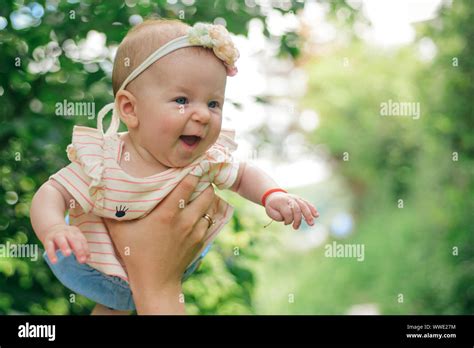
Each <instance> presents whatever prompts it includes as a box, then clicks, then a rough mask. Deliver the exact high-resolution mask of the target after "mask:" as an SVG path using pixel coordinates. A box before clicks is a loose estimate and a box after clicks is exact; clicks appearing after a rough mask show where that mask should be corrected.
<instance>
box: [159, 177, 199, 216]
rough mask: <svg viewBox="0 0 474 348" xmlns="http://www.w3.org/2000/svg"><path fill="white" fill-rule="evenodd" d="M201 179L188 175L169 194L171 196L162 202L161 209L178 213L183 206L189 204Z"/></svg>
mask: <svg viewBox="0 0 474 348" xmlns="http://www.w3.org/2000/svg"><path fill="white" fill-rule="evenodd" d="M198 182H199V177H197V176H195V175H190V174H189V175H187V176H186V177H185V178H184V179H183V180H181V182H180V183H179V184H178V185H177V186H176V187H175V188H174V189H173V191H171V192H170V193H169V195H168V196H167V197H166V198H165V199H164V200H163V201H162V202H161V204H160V210H161V209H165V210H166V209H169V210H170V211H173V212H177V211H178V210H179V209H181V208H180V206H181V205H182V204H185V205H186V204H188V201H189V198H190V197H191V195H192V194H193V192H194V190H195V189H196V185H197V183H198Z"/></svg>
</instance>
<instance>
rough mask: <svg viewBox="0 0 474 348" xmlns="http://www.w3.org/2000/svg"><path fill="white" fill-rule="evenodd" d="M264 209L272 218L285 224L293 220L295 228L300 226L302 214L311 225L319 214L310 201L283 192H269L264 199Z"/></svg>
mask: <svg viewBox="0 0 474 348" xmlns="http://www.w3.org/2000/svg"><path fill="white" fill-rule="evenodd" d="M265 211H266V212H267V215H268V216H269V217H271V218H272V219H273V220H276V221H285V225H288V224H290V223H292V222H293V228H294V229H295V230H297V229H298V228H299V227H300V225H301V218H302V216H304V219H305V220H306V222H307V223H308V224H309V225H311V226H313V225H314V218H317V217H318V216H319V213H318V211H317V210H316V208H315V207H314V206H313V205H312V204H311V203H309V202H307V201H306V200H304V199H303V198H301V197H298V196H296V195H292V194H289V193H284V192H274V193H272V194H270V195H269V196H268V197H267V199H266V203H265ZM313 217H314V218H313Z"/></svg>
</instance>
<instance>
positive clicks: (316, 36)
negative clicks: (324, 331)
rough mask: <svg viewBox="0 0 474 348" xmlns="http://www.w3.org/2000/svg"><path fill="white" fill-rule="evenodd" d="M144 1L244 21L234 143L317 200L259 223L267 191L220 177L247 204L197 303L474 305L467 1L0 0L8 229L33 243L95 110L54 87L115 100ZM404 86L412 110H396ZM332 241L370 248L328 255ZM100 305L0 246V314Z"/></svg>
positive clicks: (8, 237)
mask: <svg viewBox="0 0 474 348" xmlns="http://www.w3.org/2000/svg"><path fill="white" fill-rule="evenodd" d="M150 16H160V17H164V18H178V19H181V20H183V21H185V22H187V23H189V24H194V23H195V22H200V21H204V22H211V23H216V24H223V25H225V26H226V27H227V28H228V30H229V31H231V32H232V33H233V34H234V35H235V36H234V39H235V41H236V43H237V45H238V47H239V49H240V52H241V59H240V60H239V62H238V67H239V74H238V75H237V76H235V77H233V78H230V79H228V89H227V96H226V97H227V101H226V106H225V108H224V114H225V122H228V123H230V124H232V125H233V126H234V127H235V128H236V129H237V134H238V142H239V150H238V156H239V158H241V159H242V160H247V161H251V162H252V163H255V164H256V165H258V166H260V167H262V168H263V169H265V170H267V171H268V172H269V173H270V174H271V175H272V176H273V177H274V178H275V179H276V180H277V181H278V182H279V183H280V185H281V186H282V187H285V188H288V190H289V191H290V192H294V193H297V194H300V195H302V196H303V197H305V198H306V199H308V200H310V201H311V202H313V203H314V204H315V205H316V206H317V207H318V210H319V212H320V215H321V216H320V218H319V219H318V222H317V224H316V226H315V227H309V226H307V225H305V224H303V226H302V228H300V230H298V231H294V230H293V229H292V228H291V227H290V226H283V224H281V223H276V222H273V223H272V224H270V226H268V227H266V228H264V226H265V225H266V224H268V222H269V221H270V219H269V218H268V217H266V215H265V213H264V210H263V208H261V207H258V206H256V205H254V204H253V203H251V202H247V201H245V200H244V199H242V198H240V197H239V196H237V195H235V194H233V193H231V192H219V194H220V195H222V196H223V197H225V198H226V199H227V200H229V201H230V202H231V204H232V205H234V206H235V208H236V212H235V215H234V217H233V220H232V222H231V223H230V224H229V225H228V226H227V227H226V229H225V231H224V232H223V233H222V234H221V235H220V236H219V238H218V239H217V242H216V243H215V245H214V246H213V248H212V249H211V252H210V253H209V254H208V256H206V258H205V261H204V262H203V264H202V266H201V268H200V269H199V270H198V271H197V272H196V273H195V275H194V276H193V277H191V278H190V279H189V280H188V281H187V282H185V284H184V290H185V295H186V299H187V309H188V311H189V313H192V314H251V313H254V314H473V313H474V230H473V226H474V219H473V216H474V214H473V212H474V205H473V199H472V197H473V195H474V185H473V180H472V177H473V170H474V166H473V161H474V133H473V131H474V127H473V126H474V108H473V105H474V103H473V97H474V87H473V81H472V78H473V76H474V59H473V57H474V24H473V23H474V7H473V6H472V3H471V1H470V0H453V1H442V0H413V1H408V0H406V1H401V0H400V1H396V0H363V1H362V0H354V1H351V0H332V1H329V0H325V1H290V0H245V1H243V0H239V1H237V0H231V1H223V0H167V1H164V0H160V1H152V0H127V1H124V2H122V1H98V0H97V1H94V0H81V1H79V0H75V1H72V0H69V1H59V0H46V1H20V0H17V1H12V0H4V1H2V2H1V4H0V52H1V54H0V175H1V181H0V208H1V209H0V245H7V243H11V244H37V243H39V242H38V240H37V239H36V237H35V235H34V232H33V231H32V228H31V225H30V222H29V207H30V203H31V199H32V196H33V195H34V192H35V190H36V189H38V188H39V186H40V185H41V184H42V183H43V182H44V181H46V180H47V178H48V177H49V175H50V174H52V173H54V172H56V171H57V170H58V169H60V168H61V167H63V166H65V165H67V163H68V160H67V157H66V152H65V149H66V146H67V145H68V144H69V142H70V140H71V131H72V127H73V125H74V124H81V125H88V126H95V119H92V118H88V117H85V116H80V115H76V116H70V117H63V116H57V115H56V113H55V110H56V104H57V103H63V101H64V100H66V101H67V102H89V103H93V105H95V111H96V112H97V111H98V110H100V108H101V107H102V106H103V105H105V104H106V103H108V102H110V101H111V100H112V92H111V70H112V64H113V57H114V54H115V52H116V49H117V46H118V44H119V43H120V41H121V39H122V38H123V37H124V35H125V34H126V32H127V31H128V30H129V29H130V28H131V27H132V26H133V25H136V24H137V23H140V22H141V21H142V20H144V19H146V18H147V17H150ZM403 103H410V105H414V106H416V107H417V108H419V109H418V110H419V113H415V111H413V110H415V109H413V110H412V111H411V113H410V112H409V113H408V114H405V115H403V116H397V115H398V111H397V110H396V109H394V108H393V107H396V106H397V105H398V106H402V104H403ZM384 105H385V106H386V105H389V106H390V108H389V109H390V110H389V115H388V116H386V115H385V113H384V112H383V111H382V109H383V107H384ZM403 105H408V104H403ZM123 130H125V129H123ZM336 245H342V246H345V245H350V246H358V247H363V251H364V254H363V258H359V259H358V258H356V257H353V256H354V255H352V256H351V255H348V254H347V253H346V254H344V255H342V256H344V257H330V256H331V255H330V254H328V249H330V248H332V247H334V246H336ZM93 305H94V304H93V303H92V302H91V301H89V300H87V299H86V298H84V297H82V296H76V297H75V301H71V292H70V291H69V290H68V289H66V288H64V287H63V286H62V285H61V284H60V283H59V282H58V281H57V280H56V279H55V277H54V276H53V275H52V273H51V272H50V270H49V268H48V267H47V265H46V264H45V262H44V261H43V260H42V259H41V258H40V259H39V260H38V261H36V262H33V261H30V260H29V259H25V258H14V257H7V256H5V255H4V256H1V257H0V313H2V314H16V313H31V314H88V313H89V312H90V310H91V308H92V307H93Z"/></svg>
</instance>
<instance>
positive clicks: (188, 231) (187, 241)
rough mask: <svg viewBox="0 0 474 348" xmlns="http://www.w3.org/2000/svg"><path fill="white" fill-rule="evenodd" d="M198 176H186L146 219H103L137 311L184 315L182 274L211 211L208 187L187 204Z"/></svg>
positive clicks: (211, 195)
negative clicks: (125, 272) (127, 279)
mask: <svg viewBox="0 0 474 348" xmlns="http://www.w3.org/2000/svg"><path fill="white" fill-rule="evenodd" d="M198 181H199V178H198V177H196V176H193V175H188V176H187V177H186V178H184V179H183V180H182V181H181V183H179V184H178V186H177V187H176V188H175V189H174V190H173V191H172V192H171V193H170V194H169V195H168V196H167V197H166V198H165V199H164V200H163V201H162V202H161V203H160V204H159V205H158V206H157V208H155V209H154V210H153V211H152V212H151V213H150V214H148V215H147V216H146V217H144V218H142V219H138V220H131V221H120V222H119V221H116V220H111V219H104V220H105V223H106V225H107V229H108V230H109V232H110V235H111V237H112V239H113V241H114V244H115V246H116V248H117V250H118V252H119V254H120V256H121V257H122V259H123V261H124V262H125V266H126V268H127V273H128V275H129V281H130V286H131V289H132V293H133V298H134V301H135V306H136V308H137V313H138V314H184V313H185V311H184V301H180V295H181V277H182V275H183V273H184V271H185V270H186V268H187V267H188V266H189V264H190V263H191V262H192V260H193V259H194V257H195V256H196V255H197V253H198V252H199V251H201V250H202V248H203V247H204V240H205V238H206V235H207V232H208V228H209V223H208V221H207V220H206V219H204V218H202V216H203V215H204V214H206V213H207V214H209V215H210V216H211V217H213V216H214V214H215V212H216V206H215V204H214V203H215V199H214V189H213V188H212V186H210V187H208V188H207V189H206V190H205V191H203V192H202V194H201V195H199V196H198V197H197V198H196V199H195V200H194V201H192V202H191V203H189V204H188V201H189V198H190V197H191V195H192V193H193V192H194V190H195V187H196V185H197V183H198Z"/></svg>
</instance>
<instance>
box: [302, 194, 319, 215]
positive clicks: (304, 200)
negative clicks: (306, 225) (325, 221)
mask: <svg viewBox="0 0 474 348" xmlns="http://www.w3.org/2000/svg"><path fill="white" fill-rule="evenodd" d="M300 199H301V200H302V201H303V202H305V203H306V205H307V206H308V207H309V209H310V210H311V214H313V216H314V217H315V218H317V217H319V213H318V211H317V209H316V208H315V206H314V205H312V204H311V203H309V202H308V201H307V200H306V199H303V198H300Z"/></svg>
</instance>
